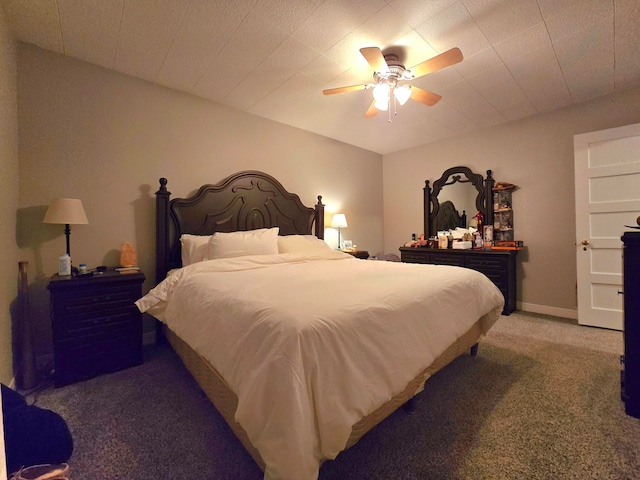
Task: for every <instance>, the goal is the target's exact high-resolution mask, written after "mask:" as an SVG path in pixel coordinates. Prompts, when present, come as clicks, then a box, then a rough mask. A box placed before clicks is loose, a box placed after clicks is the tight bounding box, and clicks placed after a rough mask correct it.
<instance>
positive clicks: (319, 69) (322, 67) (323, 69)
mask: <svg viewBox="0 0 640 480" xmlns="http://www.w3.org/2000/svg"><path fill="white" fill-rule="evenodd" d="M345 71H346V69H345V67H344V66H343V65H342V64H339V63H337V62H334V61H333V60H331V59H330V58H329V57H326V56H325V55H319V56H318V57H316V58H315V59H314V60H312V61H311V63H309V64H308V65H307V66H305V67H304V68H303V69H302V72H303V73H304V74H306V75H309V76H310V77H311V78H313V79H315V80H316V81H318V82H320V83H321V84H323V85H324V84H326V83H328V82H330V81H331V80H333V79H334V78H336V77H338V76H340V75H342V74H343V73H344V72H345Z"/></svg>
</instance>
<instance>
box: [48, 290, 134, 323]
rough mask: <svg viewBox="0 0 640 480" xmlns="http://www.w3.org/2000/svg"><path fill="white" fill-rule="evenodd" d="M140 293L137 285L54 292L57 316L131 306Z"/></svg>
mask: <svg viewBox="0 0 640 480" xmlns="http://www.w3.org/2000/svg"><path fill="white" fill-rule="evenodd" d="M139 295H140V287H139V286H137V285H123V286H116V287H108V288H106V289H104V290H96V289H79V290H78V291H75V292H74V291H65V292H56V293H54V297H55V301H54V314H55V315H56V316H66V315H74V314H79V313H91V312H99V311H104V310H114V309H119V308H126V307H129V306H131V304H132V303H133V302H135V301H136V300H137V299H138V298H139Z"/></svg>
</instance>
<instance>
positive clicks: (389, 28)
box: [353, 5, 411, 50]
mask: <svg viewBox="0 0 640 480" xmlns="http://www.w3.org/2000/svg"><path fill="white" fill-rule="evenodd" d="M410 31H411V25H409V24H408V23H407V22H406V21H405V20H404V19H403V18H402V17H400V16H399V15H398V14H397V13H396V11H395V10H393V9H392V8H391V7H390V6H388V5H387V6H386V7H384V8H381V9H380V10H378V11H377V12H376V13H374V14H373V15H372V16H371V17H370V18H369V19H367V20H366V21H365V22H364V23H363V24H362V25H360V26H359V27H358V28H356V29H355V30H354V31H353V34H354V35H356V36H357V37H362V38H367V37H368V36H369V35H371V32H374V33H375V39H374V40H375V42H376V43H375V46H377V47H379V48H380V49H381V50H384V49H385V48H386V47H389V46H392V45H394V41H395V40H396V39H398V38H402V37H403V36H404V35H406V34H407V33H409V32H410Z"/></svg>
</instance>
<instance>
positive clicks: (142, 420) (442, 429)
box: [37, 313, 640, 480]
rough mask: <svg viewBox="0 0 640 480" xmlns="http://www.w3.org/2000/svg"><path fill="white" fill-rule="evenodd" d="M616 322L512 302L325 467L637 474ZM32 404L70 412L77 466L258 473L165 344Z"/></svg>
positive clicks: (85, 474)
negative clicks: (137, 361)
mask: <svg viewBox="0 0 640 480" xmlns="http://www.w3.org/2000/svg"><path fill="white" fill-rule="evenodd" d="M621 353H622V333H620V332H613V331H608V330H601V329H595V328H588V327H580V326H578V325H577V324H575V322H572V321H567V320H562V319H555V318H549V317H544V316H540V315H529V314H522V313H516V314H513V315H511V316H509V317H502V318H501V319H500V320H499V321H498V322H497V324H496V325H495V326H494V328H493V329H492V330H491V331H490V332H489V335H488V336H487V337H486V338H485V339H484V340H483V341H482V342H481V344H480V349H479V353H478V356H477V357H470V356H467V355H465V356H462V357H460V358H459V359H457V360H456V361H454V362H453V363H452V364H451V365H449V366H448V367H447V368H446V369H445V370H443V371H441V372H439V373H438V374H436V375H435V376H434V377H432V378H431V379H430V380H429V381H428V382H427V386H426V389H425V391H424V392H423V393H422V394H420V396H419V400H418V403H417V409H416V411H415V412H414V413H413V414H408V413H406V412H405V411H404V410H403V409H400V410H399V411H397V412H396V413H394V414H393V415H392V416H390V417H389V418H388V419H386V420H385V421H384V422H382V423H381V424H380V425H378V426H377V427H376V428H375V429H373V430H372V431H371V432H369V433H368V434H367V435H365V436H364V437H363V438H362V439H361V440H360V441H359V442H358V443H357V444H356V445H354V446H353V447H352V448H350V449H348V450H346V451H344V452H342V453H341V454H340V455H339V456H338V457H337V459H335V460H333V461H329V462H326V463H325V464H324V465H323V466H322V469H321V473H320V479H322V480H329V479H336V480H337V479H340V480H345V479H367V480H374V479H385V480H388V479H443V480H444V479H495V480H497V479H581V480H583V479H633V478H640V419H635V418H632V417H628V416H626V415H625V413H624V406H623V404H622V402H621V401H620V364H619V356H620V354H621ZM37 405H39V406H41V407H44V408H51V409H53V410H55V411H57V412H59V413H60V414H62V415H63V416H64V417H65V418H66V419H67V421H68V423H69V426H70V429H71V431H72V433H73V436H74V441H75V451H74V454H73V457H72V458H71V461H70V463H71V466H72V474H73V479H74V480H94V479H95V480H98V479H100V480H104V479H131V480H146V479H154V480H157V479H182V478H197V479H216V480H218V479H220V480H227V479H233V480H241V479H256V480H258V479H261V478H262V472H261V471H260V469H259V468H258V467H257V466H256V465H255V463H254V462H253V460H252V459H251V457H250V456H249V455H248V454H247V453H246V452H245V450H244V449H243V447H242V446H241V444H240V442H239V441H238V440H237V439H236V438H235V437H234V436H233V434H232V432H231V430H230V429H229V428H228V427H227V425H226V424H225V422H224V420H223V419H222V417H220V415H219V414H218V413H217V412H216V410H215V409H214V408H213V407H212V405H211V404H210V402H209V401H208V399H207V398H206V397H205V396H204V394H203V393H202V392H201V391H200V389H199V388H198V386H197V384H196V383H195V381H194V380H193V379H192V378H191V377H190V375H189V374H188V372H187V371H186V370H185V368H184V367H183V366H182V364H181V363H180V360H179V359H178V358H177V357H176V356H175V354H174V353H173V352H172V351H171V350H169V349H168V347H156V346H152V347H149V348H147V350H146V352H145V363H144V364H143V365H142V366H140V367H135V368H131V369H128V370H124V371H121V372H118V373H115V374H112V375H105V376H101V377H98V378H95V379H92V380H89V381H86V382H81V383H77V384H74V385H69V386H66V387H62V388H58V389H47V390H45V391H44V392H42V393H41V394H40V395H39V396H38V399H37Z"/></svg>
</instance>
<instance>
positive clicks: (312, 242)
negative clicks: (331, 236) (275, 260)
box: [278, 235, 331, 253]
mask: <svg viewBox="0 0 640 480" xmlns="http://www.w3.org/2000/svg"><path fill="white" fill-rule="evenodd" d="M330 249H331V247H330V246H329V245H327V243H326V242H325V241H324V240H320V239H319V238H318V237H316V236H315V235H284V236H280V237H278V251H279V252H280V253H316V252H324V251H326V250H330Z"/></svg>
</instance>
